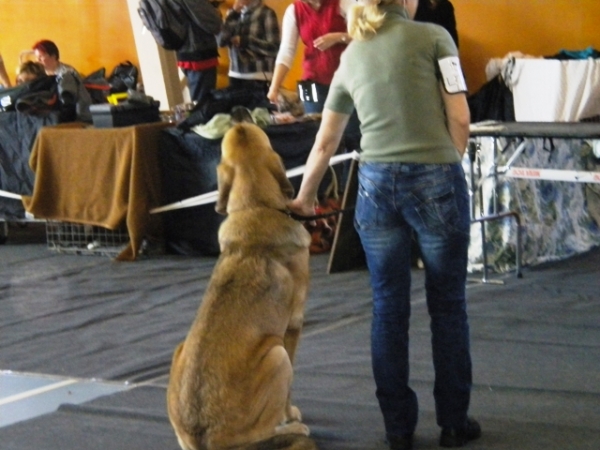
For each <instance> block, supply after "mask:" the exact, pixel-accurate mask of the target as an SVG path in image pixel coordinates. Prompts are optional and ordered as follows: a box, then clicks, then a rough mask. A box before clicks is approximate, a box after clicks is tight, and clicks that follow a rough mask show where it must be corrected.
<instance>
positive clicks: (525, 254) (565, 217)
mask: <svg viewBox="0 0 600 450" xmlns="http://www.w3.org/2000/svg"><path fill="white" fill-rule="evenodd" d="M478 143H479V146H480V147H479V150H478V157H477V159H476V161H475V163H474V171H473V172H474V174H475V183H476V185H477V184H478V183H480V188H481V193H480V192H479V189H476V194H475V196H474V202H475V203H474V207H475V217H481V216H482V215H491V214H494V212H506V211H516V212H518V213H519V214H520V217H521V223H522V224H523V228H522V230H523V231H522V264H523V265H524V266H526V265H535V264H539V263H542V262H547V261H554V260H560V259H564V258H567V257H569V256H572V255H575V254H577V253H582V252H585V251H588V250H590V249H591V248H593V247H595V246H598V245H600V223H599V222H600V217H598V215H597V213H596V210H595V208H597V205H598V201H599V198H598V196H599V195H600V193H599V192H600V185H598V184H594V185H592V184H589V185H588V184H585V183H577V182H563V181H545V180H527V179H517V178H508V177H505V176H503V175H497V177H494V176H493V173H494V159H496V162H495V164H496V166H497V167H502V166H503V165H505V164H506V163H507V161H508V160H509V158H510V157H511V156H512V155H513V153H514V152H515V149H516V148H517V146H518V142H515V141H514V140H507V139H505V138H498V139H497V143H496V150H494V139H493V138H491V137H481V138H478ZM495 153H496V154H497V157H496V158H494V154H495ZM463 166H464V168H465V172H466V176H467V181H468V182H469V185H471V175H470V172H471V171H470V169H471V163H470V160H469V158H468V156H467V155H465V158H464V160H463ZM599 166H600V164H598V160H597V159H595V158H594V157H593V155H591V151H590V145H589V143H588V142H586V141H584V140H581V139H569V140H565V139H548V138H546V139H542V138H540V139H529V138H528V139H526V141H525V149H524V151H523V153H522V154H521V155H520V156H518V157H517V158H516V159H515V161H514V162H513V163H512V165H511V167H529V168H539V169H560V170H594V171H597V170H599V169H598V167H599ZM479 167H480V168H479ZM480 194H481V195H480ZM482 200H483V201H482ZM588 204H589V205H590V206H589V207H588ZM590 211H591V212H592V213H590ZM592 214H593V215H592ZM594 216H596V219H594ZM485 226H486V231H485V232H486V240H485V241H486V249H487V259H488V261H487V262H488V268H489V269H491V270H493V271H496V272H507V271H510V270H514V268H515V261H516V260H515V252H516V242H517V226H516V221H515V220H514V218H512V217H508V218H504V219H500V220H494V221H489V222H487V223H486V225H485ZM482 245H483V240H482V235H481V224H480V223H474V224H473V225H472V226H471V245H470V247H469V271H470V272H478V271H481V270H482V269H483V258H482Z"/></svg>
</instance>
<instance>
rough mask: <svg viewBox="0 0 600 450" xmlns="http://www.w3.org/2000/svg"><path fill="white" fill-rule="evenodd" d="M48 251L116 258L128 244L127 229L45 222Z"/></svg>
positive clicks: (52, 221)
mask: <svg viewBox="0 0 600 450" xmlns="http://www.w3.org/2000/svg"><path fill="white" fill-rule="evenodd" d="M46 240H47V243H48V249H50V250H53V251H56V252H58V253H70V254H76V255H98V256H110V257H116V256H117V255H119V253H121V252H122V251H123V250H125V247H126V246H127V245H128V244H129V234H128V233H127V228H126V227H122V228H119V229H117V230H109V229H108V228H103V227H99V226H95V225H84V224H80V223H71V222H61V221H54V220H48V221H46Z"/></svg>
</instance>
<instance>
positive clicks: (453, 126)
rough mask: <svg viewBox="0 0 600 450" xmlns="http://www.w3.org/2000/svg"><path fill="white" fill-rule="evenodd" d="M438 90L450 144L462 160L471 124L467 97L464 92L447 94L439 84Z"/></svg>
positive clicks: (441, 84)
mask: <svg viewBox="0 0 600 450" xmlns="http://www.w3.org/2000/svg"><path fill="white" fill-rule="evenodd" d="M440 90H441V92H442V99H443V100H444V108H445V109H446V126H447V127H448V131H449V132H450V136H451V138H452V142H454V145H455V146H456V149H457V150H458V153H459V154H460V156H461V158H462V156H463V154H464V153H465V150H466V148H467V144H468V142H469V124H470V122H471V113H470V112H469V104H468V103H467V95H466V93H464V92H459V93H457V94H449V93H448V92H447V91H446V89H444V85H443V83H440Z"/></svg>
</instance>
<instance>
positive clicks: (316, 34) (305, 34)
mask: <svg viewBox="0 0 600 450" xmlns="http://www.w3.org/2000/svg"><path fill="white" fill-rule="evenodd" d="M353 2H354V0H296V1H294V2H293V3H291V4H290V5H289V6H288V7H287V8H286V10H285V13H284V15H283V20H282V25H281V28H282V36H281V46H280V48H279V53H278V54H277V59H276V61H275V73H274V75H273V80H272V82H271V87H270V88H269V92H268V94H267V97H268V98H269V100H270V101H271V102H272V103H275V104H277V103H278V101H279V99H278V94H279V89H281V85H282V83H283V81H284V80H285V77H286V76H287V73H288V72H289V70H290V68H291V67H292V64H293V63H294V58H295V56H296V50H297V48H298V40H299V39H301V40H302V42H303V43H304V54H303V56H302V80H304V81H308V82H312V83H314V86H315V89H316V93H317V99H316V100H315V101H303V104H304V110H305V112H306V113H319V112H321V111H322V110H323V105H324V103H325V98H326V97H327V92H328V90H329V84H330V83H331V79H332V78H333V74H334V72H335V71H336V69H337V68H338V65H339V63H340V56H341V54H342V52H343V51H344V50H345V49H346V45H348V43H349V42H350V36H349V35H348V32H347V30H346V18H345V17H346V11H347V9H348V7H349V6H350V5H351V4H352V3H353Z"/></svg>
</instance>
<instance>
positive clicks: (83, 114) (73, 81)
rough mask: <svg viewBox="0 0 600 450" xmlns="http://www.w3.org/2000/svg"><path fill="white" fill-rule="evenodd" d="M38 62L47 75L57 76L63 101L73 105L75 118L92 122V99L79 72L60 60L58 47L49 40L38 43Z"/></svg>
mask: <svg viewBox="0 0 600 450" xmlns="http://www.w3.org/2000/svg"><path fill="white" fill-rule="evenodd" d="M32 49H33V51H34V53H35V57H36V58H37V60H38V62H40V63H41V64H42V65H43V66H44V70H45V71H46V75H55V76H56V82H57V83H58V86H59V93H60V96H61V101H62V102H63V103H64V104H69V105H71V104H72V105H73V106H74V108H75V112H74V116H75V117H73V118H76V119H77V120H81V121H84V122H91V121H92V115H91V113H90V105H91V104H92V98H91V97H90V94H89V92H88V91H87V89H86V88H85V86H84V84H83V79H82V77H81V75H80V74H79V72H78V71H77V70H76V69H75V68H74V67H72V66H70V65H68V64H65V63H64V62H62V61H61V60H60V52H59V50H58V47H57V45H56V44H55V43H54V42H52V41H50V40H47V39H43V40H41V41H38V42H36V43H35V44H34V45H33V47H32Z"/></svg>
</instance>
